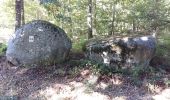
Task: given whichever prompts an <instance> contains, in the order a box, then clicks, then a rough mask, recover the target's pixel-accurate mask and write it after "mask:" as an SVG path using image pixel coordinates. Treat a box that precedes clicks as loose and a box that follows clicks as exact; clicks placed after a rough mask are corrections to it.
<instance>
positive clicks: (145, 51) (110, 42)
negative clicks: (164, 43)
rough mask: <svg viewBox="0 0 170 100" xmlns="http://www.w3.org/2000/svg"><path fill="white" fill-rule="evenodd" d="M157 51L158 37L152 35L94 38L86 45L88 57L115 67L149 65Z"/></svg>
mask: <svg viewBox="0 0 170 100" xmlns="http://www.w3.org/2000/svg"><path fill="white" fill-rule="evenodd" d="M155 51H156V39H155V38H154V37H153V36H151V35H148V36H142V37H110V38H102V39H92V40H90V41H88V42H87V43H86V45H85V54H86V57H88V58H89V59H90V60H93V61H96V62H98V63H103V64H105V65H108V66H113V67H125V68H127V67H132V66H148V65H149V62H150V60H151V59H152V57H153V56H154V54H155Z"/></svg>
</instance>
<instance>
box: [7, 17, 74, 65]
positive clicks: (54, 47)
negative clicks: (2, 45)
mask: <svg viewBox="0 0 170 100" xmlns="http://www.w3.org/2000/svg"><path fill="white" fill-rule="evenodd" d="M71 47H72V44H71V40H70V39H69V38H68V36H67V34H66V33H65V32H64V30H63V29H61V28H59V27H58V26H55V25H54V24H52V23H50V22H47V21H43V20H36V21H32V22H30V23H28V24H26V25H24V26H22V27H21V28H19V29H18V30H16V32H15V33H14V36H13V37H11V39H10V40H9V42H8V47H7V52H6V56H7V60H8V61H9V62H11V63H12V64H14V65H21V66H30V67H31V66H33V67H35V66H46V65H51V64H54V63H61V62H63V61H65V60H66V58H67V57H68V54H69V51H70V49H71Z"/></svg>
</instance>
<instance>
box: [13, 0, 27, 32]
mask: <svg viewBox="0 0 170 100" xmlns="http://www.w3.org/2000/svg"><path fill="white" fill-rule="evenodd" d="M15 12H16V19H15V20H16V22H15V30H17V29H18V28H19V27H21V25H24V24H25V17H24V1H23V0H15Z"/></svg>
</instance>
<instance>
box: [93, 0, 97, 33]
mask: <svg viewBox="0 0 170 100" xmlns="http://www.w3.org/2000/svg"><path fill="white" fill-rule="evenodd" d="M96 3H97V1H96V0H94V2H93V4H94V9H93V14H94V16H93V34H97V30H96V25H97V20H96V16H97V13H96V8H97V7H96Z"/></svg>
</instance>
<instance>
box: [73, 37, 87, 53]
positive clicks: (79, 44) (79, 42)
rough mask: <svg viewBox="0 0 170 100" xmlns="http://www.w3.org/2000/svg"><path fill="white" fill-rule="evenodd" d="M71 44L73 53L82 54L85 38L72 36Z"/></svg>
mask: <svg viewBox="0 0 170 100" xmlns="http://www.w3.org/2000/svg"><path fill="white" fill-rule="evenodd" d="M72 41H73V44H72V51H73V52H82V50H83V46H84V44H85V42H86V41H87V39H86V36H85V35H82V36H79V37H77V36H73V38H72Z"/></svg>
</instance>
